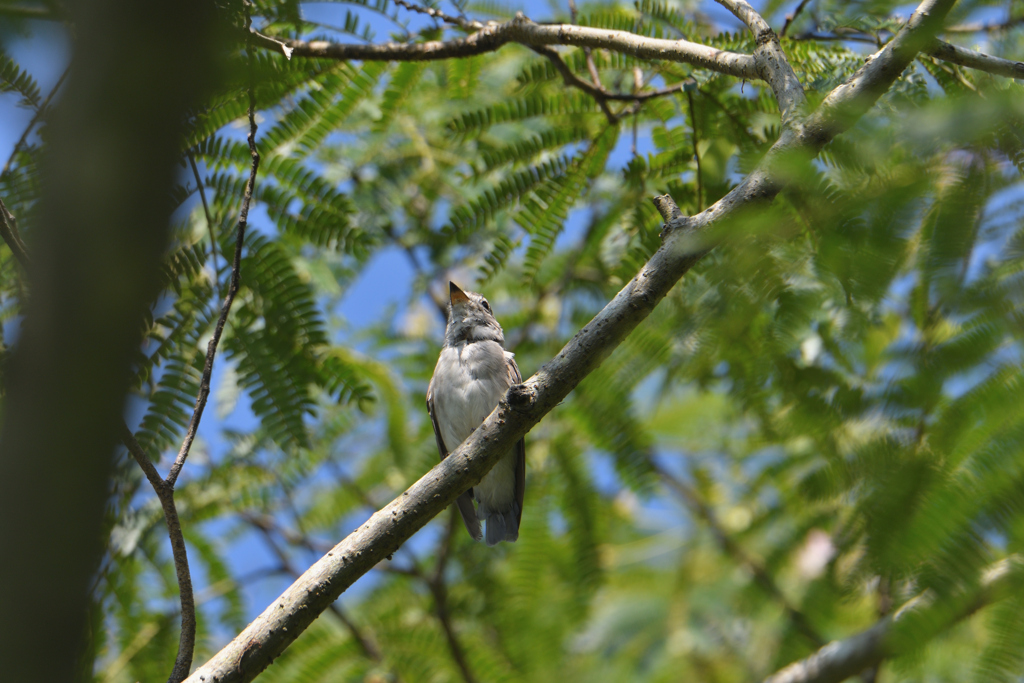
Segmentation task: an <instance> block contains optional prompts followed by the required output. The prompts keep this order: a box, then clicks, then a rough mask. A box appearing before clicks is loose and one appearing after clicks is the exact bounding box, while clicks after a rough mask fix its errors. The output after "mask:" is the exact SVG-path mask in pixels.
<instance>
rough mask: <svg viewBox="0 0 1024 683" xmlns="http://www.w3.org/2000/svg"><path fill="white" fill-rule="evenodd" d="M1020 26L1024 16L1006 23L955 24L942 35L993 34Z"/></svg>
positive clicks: (945, 29) (943, 31)
mask: <svg viewBox="0 0 1024 683" xmlns="http://www.w3.org/2000/svg"><path fill="white" fill-rule="evenodd" d="M1018 24H1024V16H1020V17H1016V18H1014V19H1007V20H1006V21H997V22H990V23H983V22H975V23H973V24H955V25H953V26H947V27H945V28H944V29H942V33H992V32H994V31H1003V30H1005V29H1008V28H1013V27H1014V26H1017V25H1018Z"/></svg>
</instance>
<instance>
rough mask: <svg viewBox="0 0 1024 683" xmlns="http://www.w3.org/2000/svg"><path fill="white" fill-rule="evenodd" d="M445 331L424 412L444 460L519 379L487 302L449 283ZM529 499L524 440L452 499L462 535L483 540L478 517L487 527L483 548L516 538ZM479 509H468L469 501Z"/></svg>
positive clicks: (512, 359)
mask: <svg viewBox="0 0 1024 683" xmlns="http://www.w3.org/2000/svg"><path fill="white" fill-rule="evenodd" d="M448 289H449V304H448V327H447V329H446V330H445V333H444V346H443V347H442V348H441V355H440V357H438V359H437V366H436V367H435V368H434V376H433V377H431V378H430V386H429V387H427V410H428V411H429V412H430V421H431V422H433V423H434V436H435V437H436V439H437V450H438V451H440V453H441V459H442V460H444V459H445V458H446V457H448V453H450V452H451V451H453V450H455V449H456V448H458V447H459V446H460V445H461V444H462V442H463V441H465V440H466V438H467V437H468V436H469V435H470V434H472V433H473V430H474V429H476V428H477V427H479V426H480V424H481V423H482V422H483V421H484V420H485V419H486V418H487V416H488V415H490V414H491V411H492V410H494V408H495V406H497V405H498V401H500V400H501V397H502V396H504V395H505V392H506V391H508V388H509V387H510V386H512V385H513V384H520V383H522V381H523V376H522V375H521V374H520V373H519V366H517V365H516V361H515V359H514V358H513V354H511V353H509V352H508V351H506V350H505V347H504V344H505V335H504V334H503V333H502V330H501V325H499V324H498V321H497V320H495V319H494V313H492V312H491V305H490V304H489V303H487V299H485V298H483V296H481V295H479V294H476V293H475V292H464V291H462V290H461V289H459V288H458V286H456V284H455V283H454V282H449V283H448ZM525 494H526V441H525V440H524V439H520V440H519V442H518V443H517V444H516V445H515V446H514V447H513V448H512V450H511V451H509V452H508V453H506V454H505V455H503V456H502V457H501V460H499V461H498V464H497V465H495V466H494V469H492V470H491V471H490V472H488V473H487V474H486V475H485V476H484V478H483V479H482V480H481V481H480V483H479V484H477V485H476V486H474V487H473V488H471V489H470V490H468V491H466V492H465V493H463V494H462V495H461V496H459V498H458V500H457V501H456V503H457V505H458V507H459V512H460V513H462V521H463V522H465V524H466V530H467V531H469V535H470V536H472V537H473V538H474V540H477V541H479V540H481V539H482V538H484V535H482V534H481V533H480V520H481V519H483V520H484V521H485V522H486V524H487V532H486V540H487V545H489V546H492V545H495V544H497V543H500V542H501V541H510V542H511V541H515V540H516V539H517V538H519V522H520V520H521V519H522V518H523V496H524V495H525ZM474 499H475V500H476V502H477V504H478V505H479V510H478V509H476V508H474V507H473V500H474Z"/></svg>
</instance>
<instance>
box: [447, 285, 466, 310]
mask: <svg viewBox="0 0 1024 683" xmlns="http://www.w3.org/2000/svg"><path fill="white" fill-rule="evenodd" d="M448 293H449V295H450V296H451V302H452V306H454V305H455V304H464V303H466V302H467V301H469V297H468V296H466V293H465V292H463V291H462V290H461V289H459V286H458V285H457V284H455V283H454V282H452V281H451V280H449V281H448Z"/></svg>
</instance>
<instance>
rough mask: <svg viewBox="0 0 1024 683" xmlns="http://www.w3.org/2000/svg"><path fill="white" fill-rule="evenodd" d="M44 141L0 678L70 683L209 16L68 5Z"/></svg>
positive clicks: (11, 476)
mask: <svg viewBox="0 0 1024 683" xmlns="http://www.w3.org/2000/svg"><path fill="white" fill-rule="evenodd" d="M69 10H70V16H71V21H72V24H73V28H72V34H73V36H74V39H75V45H74V49H73V53H72V69H71V74H70V78H69V81H68V85H67V90H66V92H65V93H64V95H63V97H62V99H61V102H60V103H59V104H58V105H57V108H56V110H55V111H54V113H53V116H52V119H51V123H50V125H49V128H48V137H47V139H48V144H49V148H48V151H47V154H46V156H45V159H44V162H43V166H42V168H43V171H42V174H43V175H42V188H43V189H42V202H41V207H40V221H39V224H38V227H37V229H36V230H35V231H34V233H33V234H32V235H30V243H29V252H30V256H31V259H32V263H31V267H30V269H29V283H30V288H29V301H28V303H27V306H26V309H25V310H26V313H25V319H24V322H23V324H22V326H21V333H20V338H19V339H18V342H17V346H16V348H15V351H14V354H13V357H12V361H11V364H10V366H9V373H8V375H7V378H6V379H7V386H6V397H5V399H4V403H3V425H2V427H0V557H2V561H0V586H2V587H3V588H2V590H0V615H2V618H0V671H2V672H3V674H2V678H3V679H4V680H9V681H34V682H35V681H41V682H42V681H45V682H49V681H54V682H57V681H60V682H61V683H64V682H66V681H68V680H71V679H73V678H75V677H76V660H77V659H78V657H79V656H80V654H81V652H82V645H83V640H84V633H85V629H86V614H87V607H88V587H89V583H90V579H91V578H92V576H93V574H94V572H95V571H96V567H97V561H98V559H99V557H100V554H101V551H102V548H103V543H104V540H103V539H102V538H101V535H102V527H103V519H104V506H105V503H106V501H107V497H108V491H109V487H110V482H109V476H110V473H111V464H112V461H113V457H112V456H113V454H114V452H115V447H116V444H117V442H118V437H117V433H118V431H117V427H118V424H119V423H120V420H121V414H122V409H123V407H124V404H125V397H126V392H127V390H128V387H129V380H130V361H131V358H132V355H133V353H134V352H135V350H136V349H137V348H138V346H139V342H140V339H141V337H140V334H141V329H142V324H143V313H144V311H145V308H146V306H147V304H148V303H149V302H150V301H151V300H152V299H153V297H154V296H155V294H156V290H157V273H158V261H159V258H160V255H161V252H162V251H163V250H164V249H165V248H166V246H167V239H168V211H167V207H168V204H169V190H170V187H171V184H172V181H173V180H174V177H175V163H176V161H177V158H178V156H179V154H178V152H179V145H180V140H181V138H182V135H181V133H182V122H183V121H184V119H185V115H186V110H187V108H188V107H189V106H190V105H191V104H194V103H196V102H198V98H200V97H201V96H202V95H203V94H204V93H205V92H206V88H207V86H208V85H209V84H210V83H211V80H212V79H213V78H214V74H213V71H214V65H215V62H214V59H213V55H214V51H213V43H214V38H215V36H216V35H217V34H218V33H219V34H220V35H222V36H223V35H224V34H223V32H222V31H218V30H217V29H216V23H215V21H214V14H213V5H212V4H208V3H202V2H199V1H198V0H182V1H179V2H171V3H151V2H134V1H130V0H78V1H77V2H71V3H70V6H69Z"/></svg>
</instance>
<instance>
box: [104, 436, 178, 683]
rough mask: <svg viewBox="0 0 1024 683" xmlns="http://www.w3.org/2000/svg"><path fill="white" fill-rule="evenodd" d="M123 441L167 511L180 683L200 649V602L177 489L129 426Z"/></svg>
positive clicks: (171, 682) (174, 678) (172, 681)
mask: <svg viewBox="0 0 1024 683" xmlns="http://www.w3.org/2000/svg"><path fill="white" fill-rule="evenodd" d="M121 440H122V441H123V442H124V445H125V446H126V447H127V448H128V452H129V453H131V454H132V457H133V458H135V462H137V463H139V467H141V468H142V471H143V472H144V473H145V474H146V478H147V479H149V483H150V484H152V485H153V490H154V491H156V496H157V498H158V499H159V500H160V507H162V508H163V511H164V522H165V523H166V524H167V536H168V537H169V538H170V540H171V554H172V555H173V557H174V572H175V574H176V575H177V578H178V594H179V602H180V603H181V634H180V635H179V636H178V654H177V655H176V656H175V658H174V668H173V669H172V670H171V675H170V676H169V677H168V679H167V680H168V683H179V682H180V681H183V680H184V679H185V677H186V676H188V672H189V670H190V669H191V668H192V656H193V654H194V653H195V647H196V602H195V596H194V595H193V593H192V573H191V571H190V570H189V566H188V553H187V552H186V551H185V536H184V534H182V532H181V521H180V520H179V519H178V509H177V507H176V506H175V504H174V486H173V485H171V484H168V483H167V482H166V481H164V480H162V479H161V478H160V475H159V474H158V473H157V471H156V467H155V466H154V465H153V463H152V461H151V460H150V459H149V456H147V455H146V452H145V451H144V450H142V446H140V445H139V442H138V441H136V439H135V435H133V434H132V432H131V430H130V429H128V427H127V426H123V428H122V432H121Z"/></svg>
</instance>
